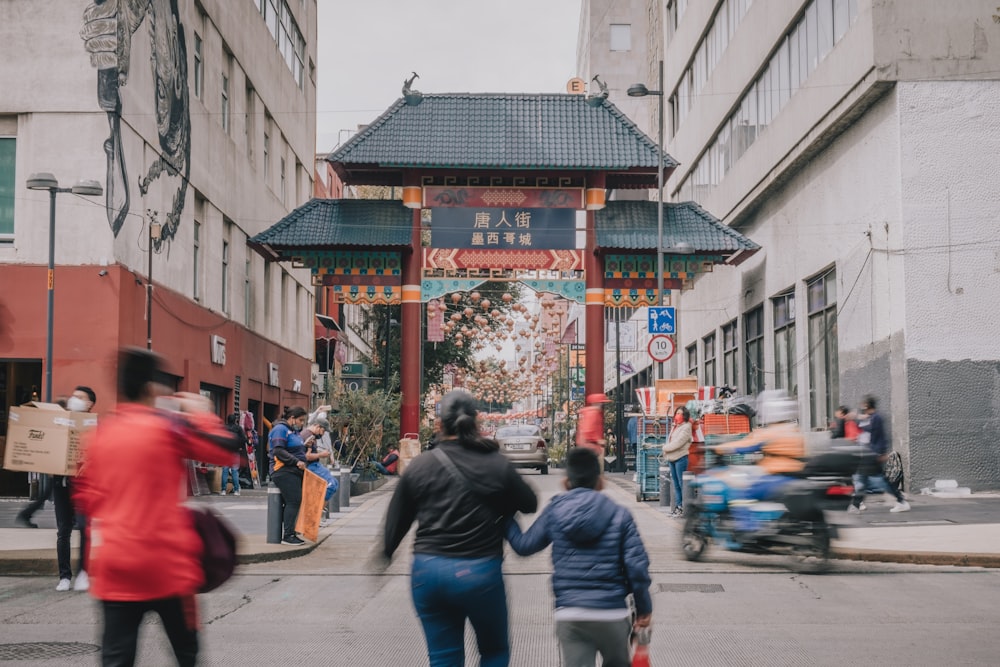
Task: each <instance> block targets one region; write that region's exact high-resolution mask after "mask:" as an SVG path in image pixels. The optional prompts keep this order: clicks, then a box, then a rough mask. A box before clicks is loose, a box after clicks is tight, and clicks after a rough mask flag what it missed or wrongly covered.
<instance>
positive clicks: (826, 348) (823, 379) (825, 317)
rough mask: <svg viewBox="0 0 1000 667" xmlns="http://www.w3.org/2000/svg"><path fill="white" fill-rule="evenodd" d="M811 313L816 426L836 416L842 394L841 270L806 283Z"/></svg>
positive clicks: (812, 402) (811, 394)
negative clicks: (838, 284)
mask: <svg viewBox="0 0 1000 667" xmlns="http://www.w3.org/2000/svg"><path fill="white" fill-rule="evenodd" d="M806 304H807V306H808V312H809V407H810V416H811V418H812V421H811V424H812V426H814V427H816V426H825V425H826V424H828V423H829V422H830V420H831V419H832V418H833V413H834V410H835V409H836V407H837V402H838V401H839V396H840V377H839V376H840V371H839V360H838V351H837V272H836V270H834V269H830V270H829V271H827V272H826V273H824V274H822V275H820V276H817V277H816V278H813V279H812V280H809V281H807V282H806Z"/></svg>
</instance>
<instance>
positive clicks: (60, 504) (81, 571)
mask: <svg viewBox="0 0 1000 667" xmlns="http://www.w3.org/2000/svg"><path fill="white" fill-rule="evenodd" d="M96 402H97V394H96V393H95V392H94V390H93V389H91V388H90V387H87V386H84V385H80V386H78V387H76V388H75V389H74V390H73V394H72V395H71V396H70V397H69V398H68V399H66V409H67V410H69V411H70V412H91V411H92V410H93V409H94V403H96ZM52 504H53V506H54V507H55V511H56V561H57V562H58V564H59V583H58V584H56V590H57V591H68V590H69V589H70V581H71V580H72V579H73V568H72V562H71V558H70V551H71V548H70V547H71V544H70V541H71V539H72V537H73V529H74V528H76V529H77V530H79V531H80V559H79V561H78V562H77V571H76V579H75V580H73V581H72V585H73V590H75V591H86V590H89V589H90V577H89V576H88V575H87V530H86V518H85V517H84V516H83V515H82V514H79V513H77V511H76V507H75V503H74V502H73V478H72V477H69V476H66V475H53V476H52Z"/></svg>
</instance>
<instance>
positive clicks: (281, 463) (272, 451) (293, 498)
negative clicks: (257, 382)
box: [268, 405, 309, 546]
mask: <svg viewBox="0 0 1000 667" xmlns="http://www.w3.org/2000/svg"><path fill="white" fill-rule="evenodd" d="M307 416H308V413H307V412H306V411H305V408H303V407H302V406H299V405H296V406H293V407H286V408H285V409H284V411H283V413H282V417H281V419H279V420H278V421H276V422H275V423H274V426H273V427H272V428H271V433H270V434H269V435H268V458H269V459H270V468H271V481H272V482H274V485H275V486H276V487H278V490H279V491H281V500H282V502H283V503H284V504H285V509H284V512H283V513H282V520H281V523H282V528H281V530H282V537H281V543H282V544H290V545H292V546H301V545H303V544H305V540H303V539H302V538H301V537H299V536H298V535H296V534H295V520H296V519H298V516H299V506H300V505H302V478H303V476H304V475H305V472H304V471H305V469H306V466H307V465H308V464H309V462H308V461H307V460H306V448H305V445H304V443H303V442H302V437H301V436H300V435H299V433H300V432H301V431H302V428H303V426H304V425H305V423H306V417H307Z"/></svg>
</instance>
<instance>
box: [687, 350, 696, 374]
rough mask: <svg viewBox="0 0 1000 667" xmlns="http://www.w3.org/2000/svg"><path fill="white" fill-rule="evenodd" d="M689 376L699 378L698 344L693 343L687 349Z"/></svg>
mask: <svg viewBox="0 0 1000 667" xmlns="http://www.w3.org/2000/svg"><path fill="white" fill-rule="evenodd" d="M686 352H687V365H688V375H690V376H692V377H698V343H692V344H691V345H689V346H688V347H687V348H686Z"/></svg>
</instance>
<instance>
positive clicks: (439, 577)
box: [383, 390, 538, 667]
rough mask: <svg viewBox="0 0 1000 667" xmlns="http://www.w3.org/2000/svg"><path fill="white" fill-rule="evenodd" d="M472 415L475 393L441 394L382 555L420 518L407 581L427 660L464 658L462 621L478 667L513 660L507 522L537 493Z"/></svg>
mask: <svg viewBox="0 0 1000 667" xmlns="http://www.w3.org/2000/svg"><path fill="white" fill-rule="evenodd" d="M476 418H477V414H476V399H475V398H473V396H472V394H469V393H468V392H464V391H461V390H455V391H450V392H448V393H447V394H446V395H445V397H444V398H443V399H442V401H441V430H442V433H441V440H440V441H439V442H438V444H437V445H436V446H435V448H434V449H432V450H430V451H426V452H424V453H422V454H420V455H419V456H417V457H416V458H414V459H413V461H412V462H410V463H409V464H408V465H407V468H406V474H404V475H402V476H401V477H400V478H399V482H398V483H397V484H396V489H395V491H394V492H393V496H392V500H391V501H390V503H389V509H388V511H387V512H386V518H385V541H384V546H383V555H384V556H385V558H392V554H393V553H394V552H395V551H396V548H397V547H398V546H399V543H400V542H401V541H402V540H403V537H405V536H406V533H407V532H408V531H409V529H410V526H411V525H412V524H413V522H414V521H416V522H417V535H416V539H415V540H414V543H413V571H412V576H411V578H410V581H411V586H412V593H413V606H414V607H415V608H416V610H417V615H418V616H419V617H420V623H421V625H422V626H423V630H424V637H425V639H426V641H427V654H428V657H429V659H430V665H431V667H453V666H455V665H463V664H465V621H466V619H468V620H469V621H470V622H471V623H472V629H473V630H474V631H475V633H476V643H477V645H478V647H479V655H480V665H482V667H506V666H507V665H508V664H509V663H510V643H509V640H508V621H509V619H508V616H507V592H506V589H505V587H504V581H503V573H502V571H501V565H502V563H503V535H504V533H503V531H504V520H505V519H506V518H508V517H511V516H513V515H514V513H515V512H527V513H530V512H534V511H535V510H536V509H537V508H538V499H537V498H536V497H535V492H534V491H533V490H532V489H531V487H530V486H528V484H527V482H525V481H524V479H523V478H522V477H521V475H520V474H518V472H517V470H515V469H514V467H513V466H512V465H511V464H510V462H509V461H508V460H507V458H506V457H504V455H503V454H501V453H500V448H499V446H498V445H497V443H496V441H495V440H491V439H489V438H485V437H483V436H482V435H480V433H479V426H478V423H477V421H476Z"/></svg>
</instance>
